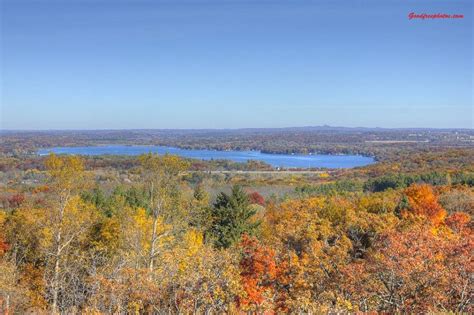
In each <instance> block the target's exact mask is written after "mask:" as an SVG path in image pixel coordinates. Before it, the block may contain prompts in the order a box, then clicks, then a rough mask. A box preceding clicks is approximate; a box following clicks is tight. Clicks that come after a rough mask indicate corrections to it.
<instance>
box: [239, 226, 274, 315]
mask: <svg viewBox="0 0 474 315" xmlns="http://www.w3.org/2000/svg"><path fill="white" fill-rule="evenodd" d="M240 247H241V249H242V258H241V260H240V269H241V273H240V276H241V281H242V286H243V288H244V290H245V293H246V296H245V297H243V298H241V299H240V300H239V305H240V306H241V307H242V308H243V309H247V310H253V311H258V310H262V309H263V308H266V309H271V308H272V307H273V306H272V304H273V300H272V299H273V295H274V294H273V292H274V281H275V279H276V277H277V264H276V262H275V253H274V251H273V250H272V249H269V248H267V247H265V246H263V245H261V244H260V243H259V242H258V241H257V240H256V239H255V238H252V237H249V236H247V235H244V236H243V237H242V241H241V243H240Z"/></svg>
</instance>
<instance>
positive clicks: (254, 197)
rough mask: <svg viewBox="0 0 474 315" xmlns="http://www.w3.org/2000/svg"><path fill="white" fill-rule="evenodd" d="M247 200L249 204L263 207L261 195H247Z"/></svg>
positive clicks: (263, 202)
mask: <svg viewBox="0 0 474 315" xmlns="http://www.w3.org/2000/svg"><path fill="white" fill-rule="evenodd" d="M249 200H250V203H252V204H258V205H261V206H264V205H265V199H264V198H263V196H262V195H260V194H259V193H258V192H256V191H254V192H252V193H250V194H249Z"/></svg>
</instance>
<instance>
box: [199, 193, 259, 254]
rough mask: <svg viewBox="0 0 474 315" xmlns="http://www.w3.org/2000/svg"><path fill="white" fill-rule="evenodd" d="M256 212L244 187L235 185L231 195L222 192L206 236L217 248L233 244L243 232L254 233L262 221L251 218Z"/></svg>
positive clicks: (215, 204) (214, 208)
mask: <svg viewBox="0 0 474 315" xmlns="http://www.w3.org/2000/svg"><path fill="white" fill-rule="evenodd" d="M255 212H256V211H255V210H253V209H252V208H251V207H250V202H249V198H248V196H247V194H246V193H245V192H244V191H243V189H242V187H240V186H234V187H233V188H232V193H231V194H230V195H228V194H226V193H223V192H221V193H220V194H219V195H218V196H217V198H216V202H215V203H214V205H213V207H212V210H211V217H212V219H211V220H212V224H211V227H210V228H209V229H208V231H207V235H206V238H207V239H208V240H209V239H210V240H211V241H212V242H213V243H214V246H215V247H217V248H228V247H230V246H232V245H233V244H235V243H236V242H238V241H239V240H240V238H241V236H242V234H249V235H252V234H254V232H255V230H256V229H257V227H258V226H259V225H260V222H258V221H257V222H255V221H252V220H251V218H252V216H253V215H255Z"/></svg>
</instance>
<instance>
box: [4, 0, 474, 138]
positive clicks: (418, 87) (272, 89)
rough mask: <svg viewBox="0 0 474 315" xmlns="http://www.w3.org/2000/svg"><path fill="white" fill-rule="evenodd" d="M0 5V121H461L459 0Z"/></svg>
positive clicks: (469, 119) (468, 104) (469, 108)
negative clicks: (430, 16)
mask: <svg viewBox="0 0 474 315" xmlns="http://www.w3.org/2000/svg"><path fill="white" fill-rule="evenodd" d="M0 2H1V3H2V13H1V15H2V16H1V20H2V25H1V26H2V29H1V35H2V38H1V52H2V68H1V76H2V77H1V80H2V81H1V87H2V91H1V92H2V95H1V119H0V123H1V125H0V128H1V129H108V128H112V129H119V128H126V129H128V128H239V127H285V126H308V125H323V124H328V125H333V126H367V127H375V126H378V127H467V128H473V119H474V118H473V99H472V98H473V95H472V94H473V86H472V83H473V82H472V71H473V61H472V58H473V54H472V53H473V51H472V42H473V22H472V17H473V14H472V13H473V7H472V4H471V3H472V1H459V0H446V1H443V0H430V1H426V0H423V1H420V0H399V1H391V0H387V1H382V0H373V1H358V0H345V1H337V0H331V1H300V0H275V1H273V0H267V1H263V0H246V1H243V0H242V1H239V0H207V1H206V0H194V1H192V0H188V1H180V0H169V1H161V0H150V1H141V0H129V1H122V0H110V1H105V0H95V1H92V0H91V1H85V0H83V1H77V0H58V1H45V0H30V1H25V0H0ZM410 12H415V13H447V14H464V16H465V17H464V19H447V20H443V19H439V20H424V21H423V20H409V19H408V14H409V13H410Z"/></svg>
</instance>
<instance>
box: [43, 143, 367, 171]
mask: <svg viewBox="0 0 474 315" xmlns="http://www.w3.org/2000/svg"><path fill="white" fill-rule="evenodd" d="M50 152H54V153H56V154H77V155H140V154H143V153H149V152H152V153H158V154H165V153H169V154H176V155H179V156H182V157H186V158H192V159H199V160H212V159H214V160H231V161H234V162H247V161H248V160H258V161H263V162H266V163H268V164H270V165H272V166H274V167H285V168H310V167H327V168H351V167H356V166H365V165H369V164H372V163H374V162H375V161H374V159H373V158H371V157H366V156H361V155H319V154H314V155H299V154H267V153H261V152H259V151H214V150H186V149H180V148H174V147H164V146H138V145H137V146H126V145H106V146H86V147H56V148H49V149H40V150H38V154H39V155H46V154H49V153H50Z"/></svg>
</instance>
